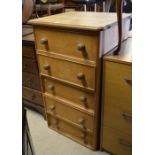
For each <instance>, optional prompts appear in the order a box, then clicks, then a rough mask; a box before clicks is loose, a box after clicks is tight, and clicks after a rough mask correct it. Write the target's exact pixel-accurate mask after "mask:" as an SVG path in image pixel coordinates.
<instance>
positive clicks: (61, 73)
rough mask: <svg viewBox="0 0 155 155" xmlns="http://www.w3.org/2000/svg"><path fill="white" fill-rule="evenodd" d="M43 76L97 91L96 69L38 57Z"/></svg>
mask: <svg viewBox="0 0 155 155" xmlns="http://www.w3.org/2000/svg"><path fill="white" fill-rule="evenodd" d="M38 63H39V69H40V73H41V74H45V75H48V76H51V77H53V78H56V79H59V80H63V81H66V82H69V83H72V84H75V85H79V86H81V87H85V88H89V89H93V90H94V89H95V68H93V67H88V66H84V65H81V64H76V63H72V62H69V61H65V60H58V59H53V58H49V57H46V56H41V55H38Z"/></svg>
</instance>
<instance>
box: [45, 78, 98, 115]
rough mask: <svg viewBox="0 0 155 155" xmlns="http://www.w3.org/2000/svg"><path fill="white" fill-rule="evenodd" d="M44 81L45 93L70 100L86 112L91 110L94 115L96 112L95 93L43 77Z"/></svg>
mask: <svg viewBox="0 0 155 155" xmlns="http://www.w3.org/2000/svg"><path fill="white" fill-rule="evenodd" d="M42 79H43V83H44V84H43V89H44V90H43V91H44V93H47V94H51V95H52V96H55V97H58V98H61V99H63V100H64V99H65V100H68V101H69V102H72V103H74V104H75V105H77V106H78V107H81V108H83V109H85V110H90V111H91V112H92V113H93V112H94V106H95V94H94V93H88V92H86V91H82V90H80V89H77V88H74V87H73V86H70V85H67V84H65V83H62V82H60V81H56V80H52V79H49V78H46V77H42Z"/></svg>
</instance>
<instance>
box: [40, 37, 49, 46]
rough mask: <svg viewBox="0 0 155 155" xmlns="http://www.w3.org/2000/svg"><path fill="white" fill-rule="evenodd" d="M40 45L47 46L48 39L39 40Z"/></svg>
mask: <svg viewBox="0 0 155 155" xmlns="http://www.w3.org/2000/svg"><path fill="white" fill-rule="evenodd" d="M40 43H41V44H43V45H47V43H48V39H47V38H42V39H41V40H40Z"/></svg>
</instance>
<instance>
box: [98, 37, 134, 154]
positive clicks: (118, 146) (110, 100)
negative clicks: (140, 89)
mask: <svg viewBox="0 0 155 155" xmlns="http://www.w3.org/2000/svg"><path fill="white" fill-rule="evenodd" d="M131 42H132V39H131V38H129V39H128V40H127V41H125V42H124V43H123V45H122V49H121V52H120V55H119V56H106V57H105V58H104V60H103V70H104V71H103V73H104V74H103V81H104V83H103V100H102V101H103V102H102V124H101V131H102V134H101V148H102V149H104V150H107V151H108V152H110V153H112V154H115V155H131V154H132V60H131V53H130V52H131Z"/></svg>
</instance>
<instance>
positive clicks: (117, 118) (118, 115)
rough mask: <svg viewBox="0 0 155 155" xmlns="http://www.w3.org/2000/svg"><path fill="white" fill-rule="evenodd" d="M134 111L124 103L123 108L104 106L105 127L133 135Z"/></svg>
mask: <svg viewBox="0 0 155 155" xmlns="http://www.w3.org/2000/svg"><path fill="white" fill-rule="evenodd" d="M131 111H132V109H131V106H128V105H126V104H125V103H124V106H123V107H119V106H115V105H110V104H107V103H105V104H104V117H103V118H104V125H106V126H109V127H112V128H115V129H117V130H119V131H123V132H125V133H127V134H129V135H131V134H132V113H131Z"/></svg>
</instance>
